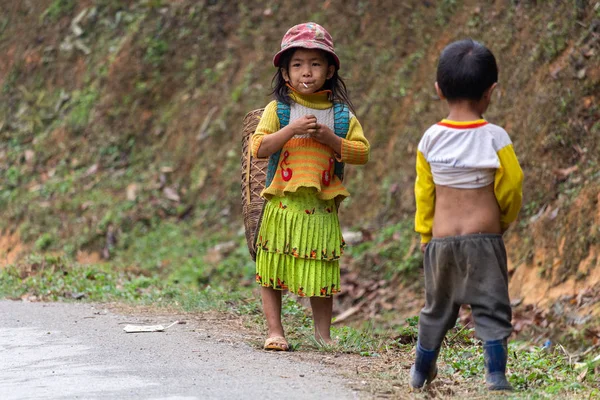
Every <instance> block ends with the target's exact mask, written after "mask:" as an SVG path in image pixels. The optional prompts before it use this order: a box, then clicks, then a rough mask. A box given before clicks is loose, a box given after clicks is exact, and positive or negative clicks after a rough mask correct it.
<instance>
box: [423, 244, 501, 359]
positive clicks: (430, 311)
mask: <svg viewBox="0 0 600 400" xmlns="http://www.w3.org/2000/svg"><path fill="white" fill-rule="evenodd" d="M423 264H424V265H423V267H424V269H425V296H426V299H425V307H424V308H423V309H422V310H421V315H420V318H419V342H420V344H421V347H422V348H424V349H428V350H433V349H437V348H438V347H439V346H440V345H441V343H442V341H443V340H444V336H445V335H446V332H447V331H448V330H449V329H451V328H452V327H454V325H455V323H456V318H457V317H458V311H459V309H460V306H461V305H462V304H469V305H470V306H471V309H472V312H473V320H474V322H475V333H476V335H477V337H478V338H479V339H481V340H483V341H488V340H502V339H505V338H507V337H508V336H510V334H511V333H512V324H511V318H512V312H511V308H510V300H509V298H508V274H507V269H506V249H505V248H504V241H503V240H502V235H500V234H473V235H465V236H451V237H445V238H434V239H432V240H431V242H429V244H428V245H427V247H426V248H425V258H424V262H423Z"/></svg>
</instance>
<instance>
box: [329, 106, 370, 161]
mask: <svg viewBox="0 0 600 400" xmlns="http://www.w3.org/2000/svg"><path fill="white" fill-rule="evenodd" d="M370 149H371V145H370V144H369V141H368V140H367V138H366V137H365V135H364V133H363V128H362V126H361V125H360V122H358V119H356V117H355V116H352V118H351V119H350V125H349V127H348V134H347V135H346V138H345V139H342V154H340V155H339V156H337V157H336V158H337V160H338V161H340V162H343V163H347V164H359V165H361V164H366V163H367V161H369V153H370V151H371V150H370Z"/></svg>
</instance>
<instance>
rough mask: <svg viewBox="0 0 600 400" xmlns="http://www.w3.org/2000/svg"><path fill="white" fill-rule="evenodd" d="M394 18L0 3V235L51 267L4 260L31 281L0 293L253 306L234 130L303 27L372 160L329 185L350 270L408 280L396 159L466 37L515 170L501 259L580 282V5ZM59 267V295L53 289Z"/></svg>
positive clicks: (372, 12)
mask: <svg viewBox="0 0 600 400" xmlns="http://www.w3.org/2000/svg"><path fill="white" fill-rule="evenodd" d="M402 3H403V5H401V6H398V5H394V3H393V2H384V1H381V2H362V1H352V2H344V5H343V6H342V5H340V4H341V3H340V2H321V1H307V2H300V1H291V0H287V1H286V0H284V1H279V2H271V3H268V5H265V6H263V7H262V8H261V7H256V6H249V5H244V4H236V3H235V2H212V1H208V2H193V1H186V0H184V1H177V2H166V1H160V0H148V1H141V0H140V1H133V0H130V1H119V0H98V1H73V0H40V1H36V2H29V3H27V4H25V3H24V2H12V1H8V0H0V9H2V10H8V12H3V13H2V15H0V51H1V52H2V54H6V55H7V56H6V57H3V58H2V60H0V88H1V91H0V99H1V101H0V209H2V210H3V212H2V216H3V218H2V219H1V220H0V229H3V230H4V232H5V233H4V235H7V234H11V235H14V236H15V237H18V238H19V240H20V241H22V242H24V243H25V244H27V245H29V247H30V248H31V250H32V252H33V251H34V252H47V253H50V254H52V256H50V258H49V259H48V258H47V257H48V256H46V257H44V256H38V255H33V256H31V257H29V258H26V259H23V260H21V262H20V263H18V267H19V268H20V270H15V271H12V272H10V276H12V277H17V276H18V275H19V274H20V273H21V271H23V270H24V271H28V270H32V271H36V270H40V269H41V270H42V271H46V272H45V273H41V275H39V274H38V275H36V274H33V282H32V281H31V279H26V280H25V281H23V282H24V283H23V284H22V285H21V286H19V285H20V284H19V283H15V284H14V285H12V286H10V285H9V286H10V287H7V286H6V285H5V286H3V287H2V291H1V292H2V293H4V294H8V295H10V296H11V297H19V296H22V295H27V294H30V295H31V294H34V295H36V296H38V297H41V298H45V299H56V298H65V297H66V298H69V297H72V296H75V297H77V294H78V293H85V294H86V296H87V297H88V298H92V299H97V300H102V299H113V298H118V299H133V300H135V301H142V300H143V301H148V302H157V301H158V300H157V299H158V298H167V300H169V299H175V300H174V301H176V302H179V304H187V307H191V308H194V309H198V308H202V307H204V306H201V305H200V303H202V302H205V303H208V306H209V307H214V306H215V304H214V303H213V302H212V300H207V298H209V297H210V296H209V297H207V298H203V300H198V299H197V298H194V299H192V300H190V299H187V300H186V298H187V295H186V294H185V290H184V289H182V288H179V287H178V286H177V285H175V286H171V285H172V284H173V283H177V282H178V283H181V284H194V285H197V284H199V286H200V287H201V288H203V289H202V291H201V292H200V293H201V294H200V295H199V296H200V297H202V296H203V293H205V291H206V290H208V289H206V288H207V287H213V288H214V287H216V288H223V289H230V288H234V287H238V289H239V291H238V292H239V293H240V294H238V295H233V297H234V298H233V299H232V300H231V302H233V303H230V304H234V303H235V304H238V306H239V304H241V306H239V307H242V308H243V307H249V308H250V309H251V310H254V309H255V308H256V305H255V304H254V303H253V302H250V303H248V301H246V300H242V301H241V303H238V301H240V300H239V299H240V298H242V299H243V298H244V296H248V295H249V293H248V292H249V290H248V289H243V288H240V287H239V285H240V284H241V285H242V286H243V287H247V286H248V285H250V283H251V280H252V274H253V272H252V264H251V263H250V262H249V260H248V257H247V256H246V253H245V249H244V247H243V246H244V245H245V243H244V239H243V234H241V231H240V230H241V228H242V225H241V218H240V207H239V135H240V123H241V118H242V117H243V115H244V114H245V113H246V112H247V111H248V110H251V109H254V108H257V107H262V106H263V105H264V104H266V102H267V101H268V100H269V98H268V92H269V82H270V78H271V76H272V74H273V72H274V71H273V69H272V68H271V66H270V59H271V57H272V54H273V52H274V51H275V49H277V48H278V45H279V40H280V38H281V36H282V34H283V33H284V32H285V30H286V29H287V27H289V26H291V25H293V24H295V23H297V22H299V21H305V20H314V21H316V22H320V23H322V24H324V25H325V26H326V27H327V28H328V29H329V30H330V32H331V33H332V34H333V37H334V38H335V40H336V47H337V49H338V52H339V55H340V58H341V60H342V71H341V72H342V76H343V77H344V78H345V80H346V82H347V84H348V86H349V88H350V92H351V97H352V99H353V100H354V103H355V105H356V106H357V114H358V117H359V118H360V120H361V122H362V124H363V126H364V127H365V128H366V132H367V135H368V137H369V139H370V140H371V142H372V145H373V154H372V161H371V162H370V163H369V164H368V165H367V166H366V167H360V168H354V167H349V168H348V172H347V176H348V180H347V182H348V185H349V189H350V191H351V192H352V193H353V197H352V198H351V199H349V201H347V202H346V204H345V206H344V207H343V209H342V213H341V216H342V221H343V223H344V224H345V225H346V226H347V227H363V228H365V229H366V230H367V231H370V232H374V238H373V240H372V241H368V242H366V243H364V244H363V245H361V246H360V247H358V248H356V249H355V250H352V252H351V256H352V258H348V259H347V260H348V261H351V262H349V263H348V268H349V269H350V270H352V271H356V272H357V273H358V274H359V275H361V279H375V280H376V279H378V277H383V278H390V279H392V282H394V283H393V284H394V285H395V284H396V283H397V281H396V280H395V279H396V278H397V277H398V276H404V277H405V279H414V275H408V274H407V272H406V271H413V274H414V268H415V266H416V265H418V263H419V256H418V254H417V253H415V248H414V243H413V242H412V241H411V240H410V237H411V233H410V218H411V216H412V212H413V208H414V206H413V198H412V182H413V180H414V172H413V169H414V164H413V163H414V161H413V160H414V154H415V146H416V143H417V142H418V139H419V137H420V135H421V134H422V132H423V131H424V130H425V129H426V128H427V127H428V126H429V125H430V124H432V123H434V122H435V121H437V120H438V119H440V118H442V117H443V116H444V112H445V110H444V106H443V104H441V103H440V102H439V101H437V100H436V99H435V98H434V96H433V91H432V82H433V79H434V71H435V62H436V59H437V55H438V54H439V51H440V50H441V49H442V48H443V47H444V46H445V45H446V44H447V43H449V42H450V41H452V40H454V39H459V38H462V37H465V36H471V37H474V38H476V39H478V40H481V41H483V42H484V43H485V44H487V45H488V46H490V47H491V48H492V50H493V51H494V52H495V54H496V56H497V58H498V62H499V65H500V71H501V73H500V88H499V89H500V90H498V93H497V96H496V98H495V99H494V102H493V105H492V108H491V110H490V113H489V114H488V115H487V116H486V117H487V118H488V119H489V120H491V121H492V122H494V123H497V124H500V125H502V126H505V127H506V128H507V129H508V130H509V132H510V133H511V136H512V138H513V141H514V142H515V147H516V149H517V153H518V155H519V157H520V160H521V163H522V165H523V168H524V170H525V173H526V187H525V206H524V210H523V213H522V217H521V219H520V222H519V224H518V225H517V226H515V227H514V228H513V229H512V231H511V234H510V238H509V243H511V246H510V247H509V253H510V256H511V258H512V260H513V262H514V263H515V264H516V265H517V271H518V270H519V268H534V270H535V271H536V273H537V275H542V276H544V277H545V279H547V280H549V281H550V282H551V284H552V285H556V284H559V283H560V282H562V281H564V280H565V279H566V278H568V277H573V276H577V278H578V279H579V280H584V278H586V276H587V275H586V273H582V272H581V271H578V266H579V263H580V261H581V260H583V259H585V258H589V257H590V255H591V256H592V260H591V261H590V265H591V267H590V268H593V266H594V265H597V263H598V260H597V259H595V258H594V257H593V254H594V251H595V252H597V251H598V234H599V233H598V229H599V226H600V213H599V215H598V217H597V218H596V219H594V218H590V215H591V214H593V213H594V212H596V210H597V207H598V199H597V194H598V192H599V190H600V184H599V183H598V182H599V179H598V178H599V177H600V175H599V174H600V166H599V165H598V161H599V160H598V158H599V157H598V154H599V150H600V149H599V146H598V141H599V136H600V125H599V123H598V120H599V118H600V110H599V106H598V103H599V102H598V94H597V93H598V92H599V88H600V67H599V64H600V63H599V62H598V58H599V54H600V44H599V42H598V36H597V35H598V30H599V29H600V27H599V26H598V23H597V22H594V21H597V20H598V19H600V6H599V5H598V2H595V1H587V2H581V1H573V2H534V1H520V2H508V1H506V2H494V3H493V4H492V3H490V4H485V5H481V4H479V3H480V2H474V1H458V0H456V1H455V0H442V1H438V2H424V1H416V0H415V1H407V2H402ZM289 10H294V12H293V13H292V12H289ZM83 11H86V12H85V14H83V17H82V18H81V20H80V21H79V22H78V26H79V27H80V28H81V29H82V33H81V34H80V35H79V36H78V35H76V34H78V33H79V32H77V28H74V27H73V26H72V21H73V20H74V19H75V18H76V17H77V16H78V15H79V14H80V12H83ZM571 166H577V168H578V169H577V170H576V171H575V172H573V173H571V174H570V175H567V176H564V174H562V175H561V172H560V171H558V172H556V170H557V169H564V168H567V167H571ZM174 194H176V195H177V196H178V197H179V200H177V196H174ZM540 210H542V211H543V210H546V211H547V212H546V213H545V214H544V213H540ZM554 210H558V211H557V213H556V214H553V213H552V211H554ZM534 215H541V216H542V217H543V218H537V219H531V218H530V217H532V216H534ZM382 228H383V229H382ZM228 241H232V243H231V244H229V245H227V246H225V247H227V249H226V251H223V252H218V251H212V250H211V248H212V247H213V246H214V245H216V244H218V243H224V242H225V243H227V242H228ZM3 251H4V252H6V251H7V249H6V248H2V249H0V256H3V254H2V252H3ZM81 251H83V252H85V253H86V254H88V253H91V254H97V255H99V256H100V257H104V259H103V260H102V262H104V263H105V264H104V265H99V266H98V267H89V268H91V269H92V270H93V271H92V272H90V271H89V268H88V267H85V268H83V269H82V270H81V271H80V270H77V272H70V271H71V269H70V267H69V268H67V267H64V268H63V264H64V263H65V261H64V259H63V258H59V259H58V260H59V261H57V259H56V255H62V254H64V255H65V256H66V258H71V257H73V258H76V257H78V256H80V257H81V254H82V253H81ZM221 253H225V255H226V256H225V257H223V256H222V254H221ZM540 253H541V254H540ZM25 254H27V253H25ZM96 258H98V257H96ZM57 263H58V265H59V267H57V266H56V265H57ZM67 264H69V265H70V262H67ZM65 268H66V271H67V272H66V273H64V276H67V277H70V276H73V275H75V278H74V279H73V281H67V282H65V281H64V280H63V279H59V278H52V276H54V275H56V274H55V272H57V271H63V269H65ZM95 268H99V269H100V271H96V270H95ZM596 268H597V267H596ZM105 270H109V271H113V273H112V274H111V273H108V272H107V271H105ZM103 271H104V272H103ZM588 271H589V270H588ZM50 272H52V273H50ZM44 274H45V275H44ZM78 274H81V276H79V275H78ZM58 275H59V276H60V275H61V274H60V273H59V274H58ZM373 275H375V277H373ZM6 276H8V275H5V276H4V277H5V278H6ZM36 277H37V278H36ZM48 280H49V281H50V282H48ZM401 280H402V279H401ZM7 281H8V280H7V279H4V282H3V284H6V282H7ZM17 281H19V282H21V281H20V280H19V279H18V278H17ZM105 281H106V284H103V282H105ZM163 284H165V285H169V286H168V287H167V288H165V287H164V286H161V285H163ZM15 287H17V289H16V290H15V289H14V288H15ZM393 287H395V286H393ZM154 288H156V291H154ZM209 291H210V290H209ZM105 293H107V294H106V296H108V297H105ZM165 293H167V294H165ZM394 301H395V302H396V304H399V303H401V302H403V301H405V300H403V299H402V296H397V297H396V298H395V299H394ZM219 304H221V305H220V306H221V307H223V306H226V304H227V303H219ZM248 304H250V305H248ZM238 306H236V307H238ZM245 312H250V314H252V312H253V311H248V310H246V311H245ZM391 326H397V327H398V326H399V325H398V324H397V321H396V322H395V323H392V324H391ZM398 329H400V328H398Z"/></svg>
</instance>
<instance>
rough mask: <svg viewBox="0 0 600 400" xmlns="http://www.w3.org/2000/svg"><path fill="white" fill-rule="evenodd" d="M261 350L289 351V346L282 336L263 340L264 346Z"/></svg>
mask: <svg viewBox="0 0 600 400" xmlns="http://www.w3.org/2000/svg"><path fill="white" fill-rule="evenodd" d="M263 349H265V350H274V351H288V350H289V349H290V345H289V344H288V342H287V340H286V339H285V338H284V337H283V336H273V337H269V338H267V340H265V345H264V347H263Z"/></svg>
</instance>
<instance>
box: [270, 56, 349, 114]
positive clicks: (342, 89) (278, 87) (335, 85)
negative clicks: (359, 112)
mask: <svg viewBox="0 0 600 400" xmlns="http://www.w3.org/2000/svg"><path fill="white" fill-rule="evenodd" d="M297 49H298V48H293V49H289V50H287V51H285V52H283V53H282V54H281V58H280V59H279V65H280V67H279V68H277V72H276V73H275V75H274V76H273V79H272V80H271V86H272V87H273V91H272V92H271V94H272V95H274V96H275V99H277V100H278V101H281V102H282V103H285V104H290V98H289V93H288V92H289V88H288V87H287V86H286V81H285V79H284V78H283V74H282V73H281V68H285V69H288V68H289V65H290V61H291V60H292V56H293V55H294V52H295V51H296V50H297ZM321 51H322V52H323V54H324V55H325V58H326V60H327V64H328V65H336V64H335V60H334V58H333V56H332V55H331V54H330V53H328V52H326V51H323V50H321ZM321 90H330V91H331V95H330V100H331V101H332V102H334V103H344V104H346V105H347V106H348V107H349V108H350V110H352V112H353V113H354V114H356V111H354V105H353V104H352V102H351V101H350V97H349V96H348V89H347V88H346V84H345V83H344V81H343V80H342V78H341V77H340V75H339V74H338V69H337V67H336V68H335V72H334V73H333V76H332V77H331V78H330V79H327V80H326V81H325V84H324V85H323V87H322V89H321Z"/></svg>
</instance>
